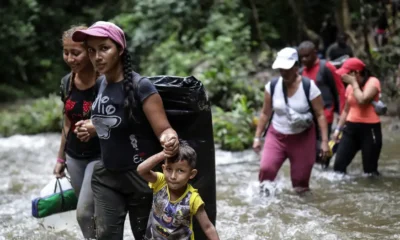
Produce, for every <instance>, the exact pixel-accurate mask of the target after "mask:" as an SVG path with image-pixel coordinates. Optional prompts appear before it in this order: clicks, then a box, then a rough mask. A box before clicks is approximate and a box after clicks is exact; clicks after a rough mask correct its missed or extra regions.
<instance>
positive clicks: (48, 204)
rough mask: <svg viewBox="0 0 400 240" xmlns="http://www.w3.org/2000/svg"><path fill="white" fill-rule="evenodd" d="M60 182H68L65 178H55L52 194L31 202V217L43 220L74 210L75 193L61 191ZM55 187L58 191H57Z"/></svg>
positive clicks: (75, 204)
mask: <svg viewBox="0 0 400 240" xmlns="http://www.w3.org/2000/svg"><path fill="white" fill-rule="evenodd" d="M61 181H68V180H67V179H66V178H64V179H58V178H57V179H56V181H55V186H54V191H53V194H50V195H47V196H42V197H38V198H35V199H33V200H32V216H33V217H35V218H44V217H47V216H50V215H52V214H57V213H61V212H66V211H70V210H75V209H76V206H77V203H78V199H77V197H76V195H75V191H74V190H73V189H72V188H69V189H66V190H65V189H63V188H62V183H61ZM46 187H47V186H46ZM46 187H45V188H46ZM57 187H58V190H59V191H57ZM43 190H45V189H43Z"/></svg>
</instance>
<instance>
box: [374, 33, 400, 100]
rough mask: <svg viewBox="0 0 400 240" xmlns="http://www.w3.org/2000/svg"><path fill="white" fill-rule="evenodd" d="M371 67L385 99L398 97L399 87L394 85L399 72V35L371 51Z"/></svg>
mask: <svg viewBox="0 0 400 240" xmlns="http://www.w3.org/2000/svg"><path fill="white" fill-rule="evenodd" d="M372 57H373V62H372V65H373V69H375V74H376V75H377V77H378V78H379V79H380V80H381V82H382V95H383V97H384V98H385V100H386V101H392V100H394V99H397V98H399V97H400V91H399V88H398V87H397V86H396V78H397V76H398V74H399V72H398V71H399V69H398V66H399V63H400V37H399V36H393V37H391V42H390V43H389V44H388V45H385V46H384V47H383V48H381V49H380V50H379V51H375V52H372Z"/></svg>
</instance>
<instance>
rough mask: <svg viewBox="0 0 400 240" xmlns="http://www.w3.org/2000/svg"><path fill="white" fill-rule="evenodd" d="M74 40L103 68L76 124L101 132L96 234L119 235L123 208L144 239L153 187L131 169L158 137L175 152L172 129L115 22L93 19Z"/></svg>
mask: <svg viewBox="0 0 400 240" xmlns="http://www.w3.org/2000/svg"><path fill="white" fill-rule="evenodd" d="M73 40H74V41H78V42H81V41H85V43H86V46H87V48H88V52H89V57H90V60H91V61H92V63H93V65H94V66H95V68H96V70H97V71H98V72H99V73H101V74H104V76H103V77H102V78H103V80H102V83H101V86H100V89H99V93H98V96H97V98H96V101H95V102H94V104H93V106H92V114H93V115H92V117H91V122H88V121H81V122H78V123H77V129H76V130H75V131H76V132H77V134H78V136H79V137H80V138H81V139H82V140H84V141H87V140H88V139H90V137H91V136H92V135H95V134H96V133H97V135H98V137H99V138H100V146H101V152H102V157H101V160H102V161H101V162H100V163H98V164H96V165H95V168H94V171H93V178H92V188H93V194H94V199H95V209H96V212H95V216H96V228H97V239H99V240H103V239H107V240H110V239H122V238H123V229H124V222H125V217H126V214H127V213H128V212H129V218H130V223H131V228H132V232H133V235H134V237H135V239H136V240H140V239H143V237H144V233H145V230H146V224H147V220H148V216H149V213H150V209H151V204H152V191H151V189H150V188H149V187H148V185H147V182H146V181H145V180H144V179H143V178H141V177H140V176H139V175H138V173H137V171H136V169H137V166H138V165H139V164H140V163H141V162H142V161H143V160H144V159H146V158H148V157H150V156H151V155H153V154H154V153H155V152H156V151H157V150H156V148H159V147H160V146H159V144H158V141H159V142H160V143H161V145H162V147H163V148H164V153H165V154H166V156H173V155H175V154H176V152H177V150H178V137H177V134H176V132H175V131H174V130H173V129H172V128H171V126H170V124H169V122H168V120H167V117H166V114H165V110H164V107H163V103H162V100H161V97H160V95H159V94H158V92H157V90H156V89H155V87H154V85H153V84H152V83H151V82H150V81H149V80H148V79H147V78H143V77H141V76H140V75H139V74H137V73H135V72H133V71H132V68H131V59H130V55H129V52H128V51H127V49H126V47H127V46H126V40H125V34H124V32H123V31H122V30H121V29H120V28H119V27H118V26H116V25H115V24H112V23H109V22H96V23H95V24H93V25H92V26H91V27H89V28H88V29H87V30H79V31H76V32H75V33H74V34H73ZM92 123H93V125H94V127H95V132H94V131H93V128H92V126H93V125H92ZM154 143H156V144H154Z"/></svg>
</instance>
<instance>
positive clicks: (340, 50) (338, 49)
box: [326, 34, 354, 60]
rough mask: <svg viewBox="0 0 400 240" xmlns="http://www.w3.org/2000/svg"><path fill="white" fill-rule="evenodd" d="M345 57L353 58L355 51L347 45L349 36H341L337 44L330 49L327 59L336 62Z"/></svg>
mask: <svg viewBox="0 0 400 240" xmlns="http://www.w3.org/2000/svg"><path fill="white" fill-rule="evenodd" d="M345 55H348V56H349V57H353V55H354V54H353V49H352V48H351V47H350V46H349V45H348V44H347V35H345V34H339V35H338V37H337V40H336V42H335V43H333V44H331V45H330V46H329V47H328V50H327V51H326V59H328V60H335V59H338V58H340V57H342V56H345Z"/></svg>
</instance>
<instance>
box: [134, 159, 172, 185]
mask: <svg viewBox="0 0 400 240" xmlns="http://www.w3.org/2000/svg"><path fill="white" fill-rule="evenodd" d="M164 159H165V155H164V152H159V153H157V154H155V155H153V156H151V157H149V158H148V159H146V160H145V161H143V162H142V163H141V164H139V166H138V168H137V172H138V173H139V175H140V176H142V178H143V179H144V180H146V181H148V182H151V183H155V182H156V181H157V174H156V173H155V172H153V171H152V170H151V169H153V168H154V167H155V166H156V165H157V164H159V163H160V162H162V161H163V160H164Z"/></svg>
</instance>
